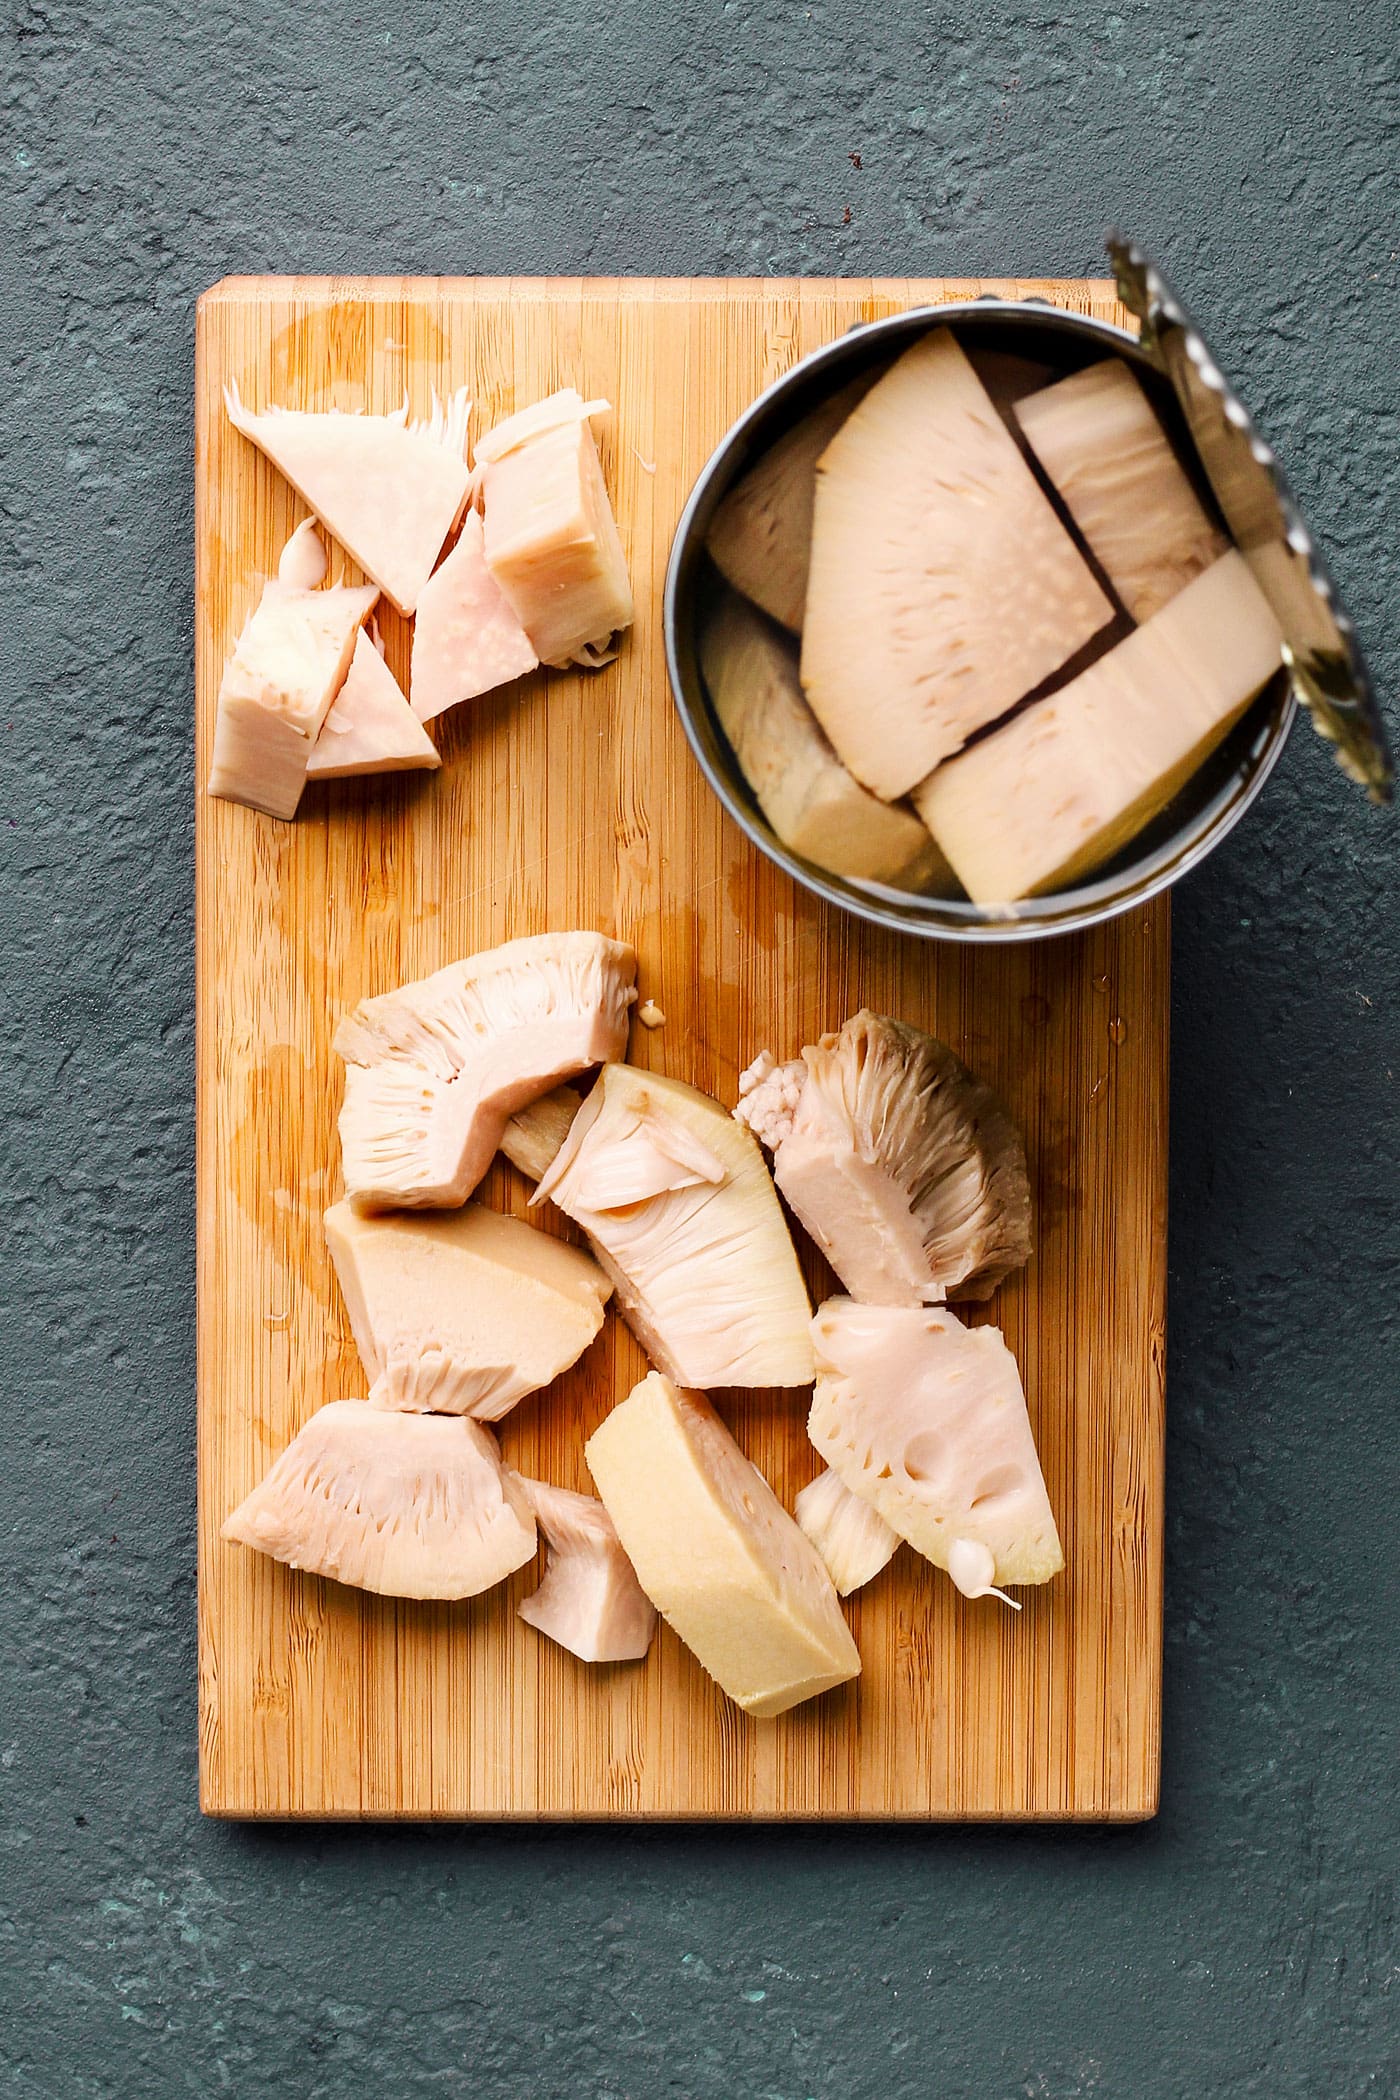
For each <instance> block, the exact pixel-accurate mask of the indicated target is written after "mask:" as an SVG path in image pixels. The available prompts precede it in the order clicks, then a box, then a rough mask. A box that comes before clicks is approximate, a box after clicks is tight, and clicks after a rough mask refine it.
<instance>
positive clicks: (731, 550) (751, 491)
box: [705, 375, 874, 634]
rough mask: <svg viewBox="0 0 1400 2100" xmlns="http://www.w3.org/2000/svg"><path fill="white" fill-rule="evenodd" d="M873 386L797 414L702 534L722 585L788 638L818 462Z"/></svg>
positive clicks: (801, 602) (803, 590)
mask: <svg viewBox="0 0 1400 2100" xmlns="http://www.w3.org/2000/svg"><path fill="white" fill-rule="evenodd" d="M873 384H874V380H873V377H866V376H864V375H862V377H861V378H859V379H856V380H853V381H852V382H851V384H850V385H849V386H844V387H842V388H841V389H840V391H839V393H835V394H833V395H832V396H831V397H830V399H829V400H826V401H823V402H821V403H820V405H819V406H818V407H816V408H814V409H813V410H812V412H811V414H810V415H807V416H804V417H803V418H802V421H801V422H800V423H797V424H795V425H794V426H793V428H792V429H791V430H789V431H788V432H787V433H786V435H785V436H783V437H780V438H779V439H778V441H777V443H776V444H774V445H770V446H769V448H768V450H767V451H766V452H765V453H764V454H763V456H762V458H761V459H760V460H759V461H758V462H757V464H756V465H754V466H752V467H750V469H749V471H748V472H747V474H745V475H744V476H743V478H742V480H740V481H737V482H736V483H735V485H734V487H733V488H732V489H730V491H729V493H728V495H726V496H725V498H724V500H723V502H722V503H721V504H720V506H719V508H718V510H717V511H716V512H715V515H714V518H713V520H712V521H711V524H710V529H709V531H708V532H707V533H706V535H705V545H706V547H707V548H708V550H709V554H710V559H711V560H712V561H713V562H714V564H715V567H716V568H717V569H718V570H719V572H720V574H721V576H723V577H724V578H725V580H726V582H728V583H731V584H732V585H733V586H734V588H735V590H736V591H740V592H742V593H743V595H744V597H745V598H747V599H749V600H750V601H751V602H752V603H753V604H754V605H757V606H758V607H760V608H761V610H762V611H764V612H766V613H767V614H768V617H769V618H770V619H772V620H776V621H777V622H778V625H779V626H780V627H786V628H788V629H789V630H790V631H791V632H792V633H793V634H799V633H800V632H801V630H802V612H803V607H804V606H805V605H806V602H807V564H808V562H809V560H810V558H811V553H812V505H813V503H814V501H815V499H816V486H817V461H818V459H819V458H820V457H821V455H822V453H823V452H824V451H825V450H826V448H827V446H828V445H829V444H830V443H831V440H832V439H833V438H834V437H835V435H836V433H837V431H838V430H839V429H840V428H841V425H842V424H843V423H844V422H845V420H846V418H847V416H848V415H849V414H850V413H851V410H852V409H853V408H854V407H855V405H856V403H857V402H858V401H859V400H861V399H862V397H863V396H864V395H865V394H867V393H869V391H870V388H871V386H872V385H873Z"/></svg>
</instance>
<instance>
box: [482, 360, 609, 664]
mask: <svg viewBox="0 0 1400 2100" xmlns="http://www.w3.org/2000/svg"><path fill="white" fill-rule="evenodd" d="M607 405H608V404H607V403H606V402H605V401H581V400H579V397H578V396H577V394H575V393H574V391H573V389H572V388H566V389H565V390H564V391H563V393H561V394H558V395H554V396H551V398H550V400H549V401H545V402H539V403H537V404H536V406H535V408H534V409H530V410H526V411H524V412H523V414H522V415H521V416H513V417H511V418H510V421H509V423H506V424H503V425H500V426H499V427H498V428H497V429H496V430H494V431H489V432H488V433H487V435H486V436H485V437H484V438H483V439H482V441H481V443H480V444H479V445H478V447H477V458H478V460H479V461H480V462H482V484H481V490H482V503H483V506H484V509H485V517H486V563H487V567H488V568H489V569H490V571H491V575H492V577H493V578H494V580H495V582H496V584H497V586H498V587H499V589H500V590H501V591H502V592H503V593H504V595H505V597H506V599H507V601H508V602H509V604H510V606H511V609H512V610H513V612H514V613H515V616H516V618H517V619H518V620H519V622H520V624H521V626H522V627H523V628H524V630H525V632H526V634H527V635H528V636H529V638H530V644H531V647H532V648H533V649H534V651H535V653H536V655H537V656H538V657H539V659H540V661H541V663H546V664H556V665H559V666H561V667H567V666H568V665H569V664H584V665H587V666H589V667H592V668H596V667H597V666H598V665H599V664H604V663H607V662H608V661H609V659H610V658H611V657H613V656H615V655H616V654H617V637H618V635H619V634H620V633H621V631H622V629H623V628H625V627H630V626H631V624H632V588H631V585H630V584H629V582H628V580H627V558H626V556H625V554H624V553H623V549H622V540H621V537H620V536H619V533H618V529H617V521H616V519H615V518H614V517H613V512H612V505H611V504H610V503H609V501H608V491H607V486H606V484H605V482H604V480H603V469H602V466H601V464H600V463H599V459H598V449H597V447H596V445H595V444H594V442H593V433H592V431H591V430H590V428H589V424H588V418H589V417H590V416H591V415H593V414H596V413H597V412H598V411H599V410H601V409H604V408H606V407H607Z"/></svg>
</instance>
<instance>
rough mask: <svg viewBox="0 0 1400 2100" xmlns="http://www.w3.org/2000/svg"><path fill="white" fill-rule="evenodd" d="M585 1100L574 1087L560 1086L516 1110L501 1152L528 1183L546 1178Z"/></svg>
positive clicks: (502, 1142)
mask: <svg viewBox="0 0 1400 2100" xmlns="http://www.w3.org/2000/svg"><path fill="white" fill-rule="evenodd" d="M582 1098H583V1097H582V1095H580V1094H578V1093H576V1092H575V1090H574V1088H573V1087H571V1086H557V1087H555V1088H554V1090H553V1092H552V1093H549V1094H541V1095H540V1098H539V1100H538V1101H532V1102H530V1104H529V1106H528V1107H526V1108H521V1109H517V1110H516V1112H515V1114H514V1115H513V1116H512V1117H511V1119H510V1121H509V1122H508V1123H507V1125H506V1127H505V1133H504V1135H503V1136H502V1138H501V1150H502V1152H504V1154H505V1156H506V1158H507V1159H508V1160H509V1161H510V1163H511V1165H512V1166H513V1167H518V1168H519V1169H520V1171H521V1173H522V1174H524V1175H525V1176H526V1178H527V1179H528V1180H530V1181H542V1180H543V1179H544V1176H545V1173H546V1172H547V1170H548V1169H549V1168H550V1167H551V1166H552V1165H553V1163H554V1160H555V1158H556V1156H557V1154H558V1151H559V1147H560V1146H561V1145H562V1144H563V1142H564V1140H565V1138H566V1137H567V1136H568V1135H569V1125H570V1124H571V1123H572V1122H573V1120H574V1117H575V1116H576V1115H577V1114H578V1111H579V1103H580V1101H581V1100H582Z"/></svg>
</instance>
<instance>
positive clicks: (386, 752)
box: [306, 628, 442, 780]
mask: <svg viewBox="0 0 1400 2100" xmlns="http://www.w3.org/2000/svg"><path fill="white" fill-rule="evenodd" d="M441 764H442V760H441V759H440V758H439V757H438V754H437V750H436V747H435V746H434V744H433V741H432V738H431V737H429V736H428V735H426V734H425V732H424V730H423V729H422V727H421V726H420V724H419V723H418V722H416V721H415V720H414V716H413V709H412V708H411V707H410V706H409V704H408V702H407V700H405V698H404V696H403V694H402V693H401V692H400V691H399V683H398V680H397V679H396V678H395V676H394V674H393V672H392V671H391V670H390V669H389V666H388V665H387V664H386V663H385V661H384V659H383V657H382V656H381V655H380V653H379V651H378V649H376V647H375V646H374V643H373V642H372V641H371V640H370V638H369V636H368V635H367V634H366V633H365V631H364V629H363V628H361V630H360V632H359V634H358V635H356V637H355V654H354V655H353V656H352V657H351V659H350V668H349V670H348V671H347V672H346V674H345V683H344V685H343V686H342V687H341V688H340V691H339V692H338V693H337V694H336V697H335V700H334V702H333V703H332V705H331V711H330V713H329V714H328V715H327V716H326V719H325V721H324V722H323V723H322V724H321V734H320V735H319V736H318V737H317V739H316V741H315V743H314V744H313V745H312V747H311V756H310V758H309V759H308V760H307V762H306V770H307V772H308V773H309V774H310V775H311V777H312V778H313V779H316V780H349V779H351V778H353V777H356V776H357V775H359V774H362V773H407V772H414V771H418V770H420V769H423V770H427V771H430V772H431V771H435V770H436V768H437V767H438V766H440V765H441Z"/></svg>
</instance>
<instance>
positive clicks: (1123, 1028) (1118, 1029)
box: [1108, 1014, 1128, 1043]
mask: <svg viewBox="0 0 1400 2100" xmlns="http://www.w3.org/2000/svg"><path fill="white" fill-rule="evenodd" d="M1127 1033H1128V1024H1127V1022H1126V1021H1125V1020H1124V1019H1123V1016H1122V1015H1121V1014H1115V1015H1114V1016H1113V1019H1112V1020H1111V1021H1110V1022H1109V1024H1108V1040H1109V1041H1110V1042H1111V1043H1121V1042H1122V1040H1123V1038H1124V1037H1125V1036H1126V1035H1127Z"/></svg>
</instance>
